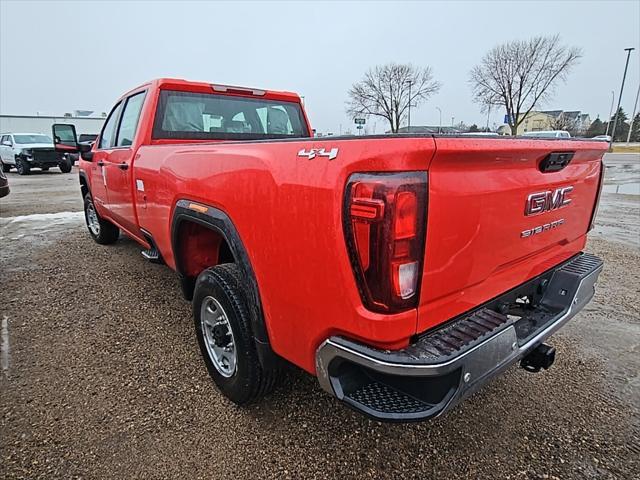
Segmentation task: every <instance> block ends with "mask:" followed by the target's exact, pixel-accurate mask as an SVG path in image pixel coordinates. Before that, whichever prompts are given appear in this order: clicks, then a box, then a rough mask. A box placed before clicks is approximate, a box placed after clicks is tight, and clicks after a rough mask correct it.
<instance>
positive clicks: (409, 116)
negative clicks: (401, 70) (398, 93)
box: [404, 80, 413, 133]
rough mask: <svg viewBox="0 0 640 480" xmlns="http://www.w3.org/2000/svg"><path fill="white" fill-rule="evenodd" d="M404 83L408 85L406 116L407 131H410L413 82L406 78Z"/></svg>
mask: <svg viewBox="0 0 640 480" xmlns="http://www.w3.org/2000/svg"><path fill="white" fill-rule="evenodd" d="M404 83H405V85H409V113H408V118H407V133H411V85H412V84H413V82H412V81H411V80H407V81H406V82H404Z"/></svg>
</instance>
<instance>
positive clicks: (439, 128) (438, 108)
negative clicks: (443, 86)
mask: <svg viewBox="0 0 640 480" xmlns="http://www.w3.org/2000/svg"><path fill="white" fill-rule="evenodd" d="M436 110H438V113H439V114H440V121H439V123H438V134H439V133H440V130H442V110H440V107H436Z"/></svg>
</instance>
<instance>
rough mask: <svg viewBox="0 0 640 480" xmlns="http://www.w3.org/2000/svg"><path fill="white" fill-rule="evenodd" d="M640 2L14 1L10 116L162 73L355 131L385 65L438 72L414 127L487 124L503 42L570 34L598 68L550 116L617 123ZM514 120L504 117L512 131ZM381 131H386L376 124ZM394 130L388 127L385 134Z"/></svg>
mask: <svg viewBox="0 0 640 480" xmlns="http://www.w3.org/2000/svg"><path fill="white" fill-rule="evenodd" d="M639 19H640V1H638V0H630V1H621V2H613V1H602V2H598V1H575V2H559V1H554V2H542V1H538V2H517V1H505V2H481V1H476V2H457V3H455V2H447V3H439V2H409V3H401V2H393V3H381V2H353V3H349V2H315V3H314V2H299V3H293V2H289V3H275V2H266V1H265V2H247V3H241V2H233V3H214V2H204V1H202V2H193V3H189V2H186V1H185V2H170V1H164V2H151V1H146V2H138V3H135V2H98V1H86V2H56V1H45V2H30V1H7V0H0V113H4V114H36V112H39V113H40V114H58V115H59V114H62V113H63V112H69V111H72V110H74V109H87V110H96V111H98V112H101V111H105V110H109V109H110V107H111V106H112V104H113V103H114V101H115V100H116V99H117V97H119V96H120V95H121V94H122V93H123V92H124V91H126V90H128V89H130V88H132V87H134V86H135V85H137V84H140V83H143V82H144V81H146V80H149V79H151V78H155V77H178V78H185V79H189V80H203V81H211V82H216V83H228V84H234V85H246V86H253V87H264V88H271V89H277V90H292V91H295V92H298V93H300V94H301V95H304V96H305V98H306V105H307V110H308V112H309V115H310V120H311V122H312V124H313V126H314V128H317V129H318V131H321V132H327V131H332V132H335V133H336V134H337V133H338V132H339V129H340V128H342V131H345V130H346V129H348V128H351V129H352V125H351V121H350V120H349V119H348V118H347V117H346V115H345V113H344V103H345V100H346V92H347V90H348V89H349V87H350V85H351V84H352V83H353V82H355V81H357V80H359V79H360V78H361V77H362V75H363V73H364V72H365V71H366V70H367V69H368V68H369V67H371V66H373V65H376V64H383V63H386V62H390V61H395V62H411V63H413V64H415V65H419V66H424V65H430V66H431V67H432V69H433V72H434V75H435V78H436V79H437V80H439V81H441V82H442V84H443V87H442V89H441V91H440V92H439V93H438V94H437V95H436V96H434V97H432V98H431V99H429V101H428V102H427V103H426V104H423V105H422V106H420V107H419V108H417V109H413V110H412V112H411V117H412V124H413V125H418V124H422V125H424V124H430V125H437V124H438V112H437V110H436V106H438V107H440V108H441V109H442V112H443V123H444V124H450V123H451V117H452V116H454V117H455V122H456V123H457V122H458V121H460V120H463V121H465V122H466V123H467V124H470V123H474V122H475V123H477V124H479V125H484V124H485V123H486V116H485V115H483V114H481V113H480V110H479V108H478V106H477V105H476V104H474V103H473V101H472V96H471V90H470V88H469V85H468V83H467V79H468V73H469V70H470V69H471V67H472V66H473V65H475V64H476V63H477V62H478V61H479V60H480V59H481V58H482V56H483V54H484V53H485V52H486V51H487V50H489V49H490V48H491V47H493V46H494V45H496V44H498V43H500V42H503V41H508V40H513V39H526V38H529V37H531V36H534V35H548V34H555V33H560V34H561V36H562V39H563V41H564V42H565V43H567V44H569V45H575V46H579V47H582V48H583V50H584V58H583V59H582V61H581V63H580V65H579V66H578V67H577V68H575V70H574V71H573V73H572V74H571V76H570V77H569V80H568V83H567V84H566V85H563V86H560V87H559V88H558V89H557V94H556V95H555V98H554V100H553V101H552V102H550V103H548V104H546V105H544V108H545V109H562V110H582V111H583V112H587V113H589V114H591V117H592V118H595V117H596V116H597V115H598V114H599V115H600V117H601V118H604V117H607V115H608V114H609V108H610V104H611V91H612V90H615V91H616V102H617V92H618V91H619V88H620V82H621V79H622V72H623V69H624V61H625V55H626V53H625V52H624V51H623V49H624V48H625V47H635V48H636V49H637V50H636V51H635V52H633V53H632V56H631V62H630V64H629V74H628V76H627V83H626V87H625V93H624V97H623V103H622V105H623V108H624V109H625V110H626V111H627V112H629V114H630V113H631V111H632V110H633V102H634V100H635V95H636V92H637V89H638V82H639V80H640V66H639V65H640V62H639V55H640V26H639V25H640V22H639ZM503 116H504V112H496V113H495V114H494V115H492V119H491V121H492V123H493V122H494V121H495V122H498V121H500V123H501V121H502V118H503ZM370 123H371V125H369V127H370V128H371V127H373V123H374V120H372V121H371V122H370ZM386 128H387V127H386V126H383V123H382V121H381V120H378V121H377V125H376V130H377V132H378V133H380V132H382V131H384V130H385V129H386Z"/></svg>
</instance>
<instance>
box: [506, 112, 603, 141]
mask: <svg viewBox="0 0 640 480" xmlns="http://www.w3.org/2000/svg"><path fill="white" fill-rule="evenodd" d="M589 125H591V117H590V116H589V114H588V113H582V112H581V111H579V110H573V111H568V112H565V111H563V110H545V111H540V112H529V114H528V115H527V116H526V117H524V121H523V122H522V123H520V125H519V126H518V135H522V134H523V133H525V132H539V131H544V130H567V131H568V132H570V133H571V134H572V135H574V136H577V135H583V134H584V133H585V132H586V131H587V129H588V128H589Z"/></svg>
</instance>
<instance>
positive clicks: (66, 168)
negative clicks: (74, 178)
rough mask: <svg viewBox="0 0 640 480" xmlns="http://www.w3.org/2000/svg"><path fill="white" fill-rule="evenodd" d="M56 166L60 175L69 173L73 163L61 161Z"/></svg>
mask: <svg viewBox="0 0 640 480" xmlns="http://www.w3.org/2000/svg"><path fill="white" fill-rule="evenodd" d="M58 166H59V167H60V171H61V172H62V173H69V172H70V171H71V167H73V163H71V161H70V160H63V161H62V162H60V164H59V165H58Z"/></svg>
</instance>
